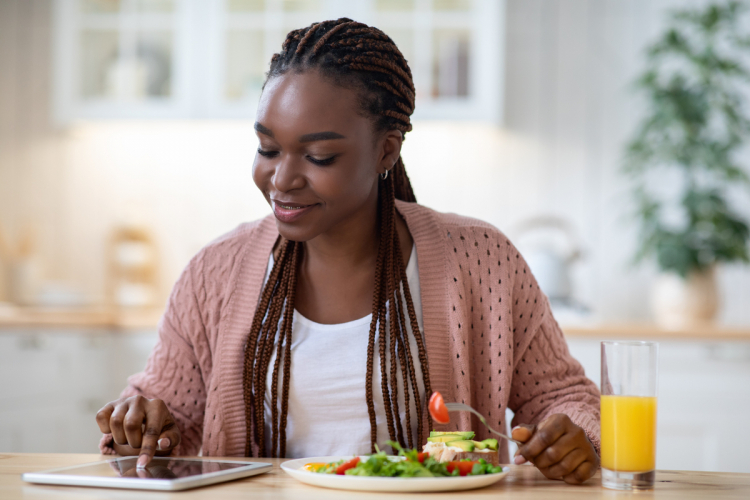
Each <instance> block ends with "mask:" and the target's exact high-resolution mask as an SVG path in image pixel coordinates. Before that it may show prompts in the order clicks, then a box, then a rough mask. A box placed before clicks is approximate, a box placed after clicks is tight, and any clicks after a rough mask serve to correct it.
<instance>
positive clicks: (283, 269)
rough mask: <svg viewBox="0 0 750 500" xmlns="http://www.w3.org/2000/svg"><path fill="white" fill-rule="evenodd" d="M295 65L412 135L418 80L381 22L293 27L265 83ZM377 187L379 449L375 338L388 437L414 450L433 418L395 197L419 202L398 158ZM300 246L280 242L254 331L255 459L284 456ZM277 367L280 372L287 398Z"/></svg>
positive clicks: (247, 389)
mask: <svg viewBox="0 0 750 500" xmlns="http://www.w3.org/2000/svg"><path fill="white" fill-rule="evenodd" d="M290 70H293V71H298V72H304V71H307V70H317V71H320V72H321V74H322V75H324V76H325V77H328V78H330V79H332V80H333V81H334V83H336V84H338V85H342V86H348V87H355V88H357V89H358V90H359V91H360V92H359V94H360V96H361V100H360V106H361V107H362V111H364V113H366V115H367V116H369V117H372V119H373V120H374V123H375V129H376V131H384V130H399V131H401V133H402V134H405V133H406V132H408V131H410V130H411V128H412V127H411V122H410V118H409V117H410V115H411V114H412V112H413V111H414V83H413V82H412V76H411V70H410V69H409V65H408V64H407V63H406V60H405V59H404V56H403V55H402V54H401V52H400V51H399V50H398V48H397V47H396V44H395V43H394V42H393V40H391V39H390V38H389V37H388V36H387V35H386V34H385V33H383V32H382V31H380V30H379V29H377V28H374V27H371V26H367V25H366V24H362V23H358V22H355V21H352V20H351V19H347V18H342V19H338V20H335V21H324V22H321V23H314V24H312V25H310V26H308V27H306V28H302V29H298V30H294V31H291V32H290V33H289V34H288V35H287V37H286V40H284V43H283V45H282V48H281V52H279V53H277V54H274V56H273V58H272V59H271V67H270V70H269V72H268V77H267V80H266V81H268V80H269V79H271V78H273V77H275V76H279V75H282V74H285V73H287V72H288V71H290ZM378 184H379V185H378V201H377V203H378V211H377V213H378V221H377V226H378V227H377V231H378V254H377V261H376V267H375V283H374V293H373V303H372V321H371V322H370V333H369V339H368V344H367V371H366V388H365V398H366V402H367V411H368V414H369V418H370V441H371V448H372V451H373V452H374V451H375V444H376V442H377V438H378V436H377V425H376V414H375V404H374V401H373V371H374V366H373V364H374V357H375V356H374V354H375V348H376V344H377V349H378V354H379V356H380V373H381V388H382V391H383V403H384V410H385V415H386V421H387V424H388V435H389V439H391V440H393V441H398V442H399V443H400V444H401V445H402V446H409V447H412V448H413V447H415V446H417V445H418V444H419V441H420V440H421V439H422V435H423V425H424V422H423V421H426V422H427V424H428V426H429V425H431V420H430V417H429V415H428V414H427V412H426V411H425V408H426V404H425V403H426V399H425V398H426V397H427V396H428V395H429V394H431V392H432V390H431V388H430V376H429V370H428V366H427V354H426V349H425V345H424V340H423V339H422V335H421V333H420V330H419V325H418V323H417V317H416V314H415V312H414V303H413V301H412V296H411V292H410V290H409V285H408V282H407V278H406V267H405V265H404V261H403V258H402V255H401V247H400V243H399V239H398V233H397V231H396V206H395V200H396V199H399V200H403V201H408V202H416V198H415V196H414V192H413V190H412V187H411V184H410V182H409V178H408V177H407V175H406V170H405V169H404V163H403V161H402V160H401V157H400V156H399V158H398V161H397V162H396V164H395V165H394V167H393V168H392V169H391V171H390V172H389V174H388V175H387V176H386V178H385V179H382V177H381V179H380V180H379V181H378ZM303 249H304V246H303V243H302V242H296V241H289V240H283V239H282V241H281V242H280V249H279V253H278V258H277V259H275V261H274V265H273V268H272V269H271V274H270V276H269V278H268V281H267V282H266V284H265V287H264V289H263V293H262V295H261V299H260V302H259V304H258V308H257V309H256V311H255V317H254V319H253V324H252V327H251V330H250V334H249V336H248V340H247V344H246V347H245V363H244V378H243V389H244V397H245V418H246V425H247V439H246V445H245V455H246V456H251V455H252V453H253V451H254V447H253V444H255V445H256V446H257V450H258V456H269V455H270V456H272V457H277V456H280V457H283V456H285V455H286V422H287V414H288V401H289V380H290V367H291V345H292V318H293V312H294V297H295V291H296V286H297V270H298V267H299V265H300V262H301V259H302V252H303ZM404 303H405V304H406V307H404ZM404 309H406V310H404ZM406 321H409V326H410V327H411V332H412V335H413V336H414V340H415V341H416V345H417V352H416V353H412V352H411V351H412V349H411V347H410V343H409V338H408V337H409V330H408V329H407V327H406ZM279 322H281V323H280V324H279ZM386 330H388V331H386ZM274 349H275V352H276V359H275V361H274V363H273V369H272V373H271V420H272V421H271V425H270V429H271V443H272V445H271V449H270V450H267V449H266V439H265V438H266V436H265V433H266V425H265V424H266V422H265V408H264V402H265V397H266V377H267V373H268V369H269V364H270V360H271V357H272V354H273V352H274ZM387 353H388V354H389V355H390V367H387V366H386V365H387V364H388V362H387V358H388V356H387ZM416 363H419V366H420V368H421V370H422V377H423V380H422V383H423V386H424V394H423V398H422V400H421V401H420V395H419V386H418V381H417V375H416V373H417V372H416V366H417V365H416ZM399 367H400V370H401V376H402V377H403V387H404V402H405V405H406V408H405V412H406V413H405V417H406V422H405V424H406V425H405V426H404V425H402V422H401V417H400V412H399V397H398V370H399ZM388 368H390V369H388ZM280 370H283V373H282V374H281V394H279V378H280V373H279V371H280ZM389 374H390V380H389ZM412 399H413V404H414V407H415V409H416V414H417V418H418V423H417V436H413V435H412V425H411V417H410V410H411V404H412ZM404 427H406V432H404ZM428 428H429V427H428Z"/></svg>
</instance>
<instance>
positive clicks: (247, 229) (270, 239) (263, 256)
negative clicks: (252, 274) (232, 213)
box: [188, 215, 278, 281]
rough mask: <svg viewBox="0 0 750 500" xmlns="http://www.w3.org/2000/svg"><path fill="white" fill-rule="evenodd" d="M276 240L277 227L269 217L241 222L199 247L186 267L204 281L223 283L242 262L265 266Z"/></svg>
mask: <svg viewBox="0 0 750 500" xmlns="http://www.w3.org/2000/svg"><path fill="white" fill-rule="evenodd" d="M277 237H278V231H277V230H276V224H275V223H274V220H273V217H272V216H270V215H269V216H267V217H264V218H262V219H258V220H255V221H252V222H245V223H242V224H240V225H239V226H237V227H236V228H234V229H232V230H231V231H229V232H227V233H225V234H223V235H221V236H219V237H217V238H215V239H214V240H213V241H211V242H209V243H208V244H206V245H205V246H204V247H203V248H201V249H200V251H198V253H197V254H196V255H195V256H194V257H193V258H192V259H191V261H190V263H189V264H188V268H192V269H193V270H194V271H195V272H196V273H199V274H200V275H201V276H202V277H203V278H204V279H211V280H212V281H223V280H224V279H225V278H227V277H228V276H229V275H231V274H232V273H233V272H234V271H235V270H236V269H237V267H238V266H239V265H240V264H241V263H242V262H243V261H245V260H250V261H261V262H262V263H263V265H264V266H265V264H266V262H267V260H268V255H269V254H270V251H271V248H272V247H273V244H274V242H275V241H276V238H277ZM248 258H249V259H248Z"/></svg>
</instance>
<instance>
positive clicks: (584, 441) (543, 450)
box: [511, 413, 599, 484]
mask: <svg viewBox="0 0 750 500" xmlns="http://www.w3.org/2000/svg"><path fill="white" fill-rule="evenodd" d="M511 435H512V436H513V439H515V440H517V441H521V442H522V443H523V444H522V445H521V446H519V448H518V451H517V452H516V456H515V460H514V462H515V463H516V464H522V463H525V462H526V461H529V462H531V463H532V464H534V465H535V466H536V467H537V468H538V469H539V470H540V471H541V473H542V474H544V475H545V476H546V477H548V478H549V479H562V480H563V481H565V482H566V483H568V484H581V483H582V482H584V481H586V480H587V479H589V478H590V477H591V476H593V475H594V473H596V471H597V469H598V468H599V455H597V453H596V450H595V449H594V445H592V444H591V441H589V438H588V437H587V436H586V433H585V432H584V431H583V429H581V428H580V427H578V426H577V425H576V424H574V423H573V422H572V421H571V420H570V418H569V417H568V416H567V415H564V414H562V413H556V414H554V415H552V416H550V417H548V418H547V419H546V420H544V421H543V422H542V423H540V424H539V425H536V426H534V425H525V424H522V425H520V426H518V427H515V428H513V431H512V433H511Z"/></svg>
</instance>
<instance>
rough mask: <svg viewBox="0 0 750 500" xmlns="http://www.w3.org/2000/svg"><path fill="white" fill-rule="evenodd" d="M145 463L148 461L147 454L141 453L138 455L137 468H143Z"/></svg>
mask: <svg viewBox="0 0 750 500" xmlns="http://www.w3.org/2000/svg"><path fill="white" fill-rule="evenodd" d="M147 463H148V455H141V456H140V457H138V465H137V468H138V469H145V468H146V464H147Z"/></svg>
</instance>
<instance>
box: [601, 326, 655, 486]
mask: <svg viewBox="0 0 750 500" xmlns="http://www.w3.org/2000/svg"><path fill="white" fill-rule="evenodd" d="M658 357H659V344H658V343H656V342H624V341H623V342H620V341H612V342H602V379H601V384H602V399H601V429H602V438H601V444H602V449H601V452H602V486H604V487H605V488H610V489H616V490H646V489H651V488H653V487H654V477H655V469H656V389H657V384H658Z"/></svg>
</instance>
